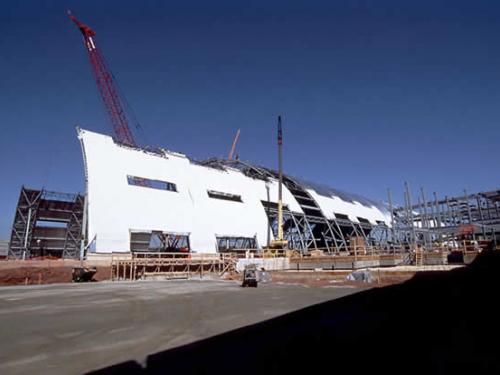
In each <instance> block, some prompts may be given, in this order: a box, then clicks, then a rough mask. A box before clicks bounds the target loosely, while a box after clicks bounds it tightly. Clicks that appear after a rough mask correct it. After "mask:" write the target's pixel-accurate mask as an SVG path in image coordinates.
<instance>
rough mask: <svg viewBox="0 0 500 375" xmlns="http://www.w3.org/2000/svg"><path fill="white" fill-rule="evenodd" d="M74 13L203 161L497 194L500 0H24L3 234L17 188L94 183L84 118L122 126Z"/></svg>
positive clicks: (10, 59) (8, 84)
mask: <svg viewBox="0 0 500 375" xmlns="http://www.w3.org/2000/svg"><path fill="white" fill-rule="evenodd" d="M67 8H70V9H71V10H72V11H73V12H74V13H75V14H76V15H77V16H78V17H79V18H80V19H81V20H82V21H83V22H85V23H87V24H88V25H90V26H91V27H92V28H94V29H95V31H96V32H97V37H96V39H97V42H98V43H99V46H100V47H101V49H102V51H103V53H104V55H105V56H106V58H107V60H108V62H109V64H110V67H111V69H112V71H113V73H114V75H115V76H116V78H117V79H118V81H119V83H120V86H121V88H122V90H123V92H124V93H125V95H126V97H127V99H128V101H129V102H130V104H131V105H132V107H133V108H134V111H135V113H136V115H137V118H138V119H139V121H140V123H141V124H142V127H143V129H144V133H145V136H144V137H139V140H140V141H141V142H143V143H146V142H147V143H151V144H153V145H161V146H163V147H166V148H170V149H172V150H175V151H180V152H184V153H186V154H188V155H190V156H193V157H195V158H200V159H201V158H206V157H210V156H226V155H227V153H228V151H229V148H230V146H231V142H232V139H233V136H234V133H235V132H236V130H237V129H238V128H241V138H240V143H239V145H238V154H239V155H240V158H241V159H245V160H250V161H253V162H256V163H259V164H263V165H266V166H275V164H276V155H275V148H274V144H275V138H274V137H275V121H276V116H277V114H282V115H283V116H284V128H285V130H284V131H285V135H284V136H285V157H284V161H285V169H286V171H287V172H288V173H290V174H292V175H296V176H301V177H302V178H304V179H309V180H312V181H317V182H320V183H324V184H328V185H331V186H333V187H335V188H338V189H341V190H346V191H352V192H356V193H359V194H362V195H365V196H367V197H370V198H374V199H380V200H384V199H386V189H387V188H388V187H389V188H392V189H393V190H394V195H395V199H396V200H401V197H402V190H403V183H404V181H410V183H411V184H412V186H413V187H414V190H416V189H417V188H419V187H420V186H423V187H425V188H426V190H427V191H428V194H430V193H431V192H432V191H437V192H438V193H440V194H442V195H444V194H457V193H461V192H462V190H463V189H464V188H466V189H468V190H469V191H477V190H487V189H494V188H499V187H500V175H499V174H498V172H497V171H498V163H499V159H500V156H499V155H500V154H499V152H498V149H499V146H500V128H499V126H498V121H499V120H500V105H499V103H500V70H499V69H500V2H498V1H480V0H478V1H460V0H454V1H436V0H434V1H427V0H421V1H400V0H397V1H389V0H378V1H354V0H349V1H348V0H345V1H293V0H287V1H252V2H237V1H234V0H233V1H219V0H212V1H190V0H184V1H169V2H157V1H140V2H139V1H136V2H132V1H125V0H124V1H119V2H113V1H107V2H102V1H88V0H87V1H45V2H42V1H23V2H16V1H10V2H4V3H2V12H0V47H1V51H2V53H1V54H0V71H1V72H2V75H1V76H0V88H1V90H0V113H1V115H2V116H1V121H0V126H1V133H0V176H1V183H0V238H8V236H9V233H10V226H11V224H12V220H13V215H14V209H15V205H16V201H17V198H18V194H19V189H20V187H21V185H23V184H24V185H26V186H29V187H34V188H42V187H44V188H46V189H50V190H56V191H67V192H77V191H83V190H84V176H83V168H82V157H81V151H80V147H79V144H78V142H77V139H76V133H75V126H76V125H77V124H78V125H80V126H82V127H84V128H88V129H91V130H95V131H99V132H106V133H110V132H111V130H110V126H109V125H108V122H107V119H106V117H105V114H104V111H103V108H102V104H101V103H100V99H99V97H98V95H97V90H96V88H95V83H94V81H93V79H92V76H91V71H90V66H89V63H88V60H87V56H86V54H85V51H84V48H83V45H82V40H81V35H80V34H79V32H78V30H77V29H76V28H75V27H74V26H73V25H72V24H71V23H70V21H69V20H68V19H67V17H66V14H65V11H66V9H67Z"/></svg>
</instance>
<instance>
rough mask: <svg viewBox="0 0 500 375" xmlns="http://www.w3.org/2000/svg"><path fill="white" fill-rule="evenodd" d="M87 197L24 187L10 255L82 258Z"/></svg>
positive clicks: (17, 211) (11, 241)
mask: <svg viewBox="0 0 500 375" xmlns="http://www.w3.org/2000/svg"><path fill="white" fill-rule="evenodd" d="M83 211H84V197H83V195H80V194H66V193H56V192H50V191H46V190H35V189H27V188H25V187H22V188H21V192H20V195H19V200H18V204H17V207H16V214H15V217H14V223H13V225H12V231H11V239H10V246H9V257H12V258H15V259H26V258H30V257H34V256H44V255H51V256H58V257H62V258H79V256H80V247H81V241H82V238H83V233H82V228H83Z"/></svg>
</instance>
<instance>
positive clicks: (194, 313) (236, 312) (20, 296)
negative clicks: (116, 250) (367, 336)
mask: <svg viewBox="0 0 500 375" xmlns="http://www.w3.org/2000/svg"><path fill="white" fill-rule="evenodd" d="M360 290H362V289H360V288H353V287H334V288H307V287H304V286H302V285H280V284H276V283H267V284H259V287H258V288H241V287H240V283H239V282H237V281H220V280H219V281H217V280H203V281H197V280H178V281H137V282H101V283H86V284H58V285H32V286H6V287H3V288H0V319H1V321H2V328H1V332H2V334H1V337H2V340H1V341H0V373H1V374H25V373H37V374H81V373H83V372H86V371H90V370H94V369H99V368H102V367H105V366H109V365H112V364H114V363H118V362H121V361H125V360H130V359H135V360H138V361H142V360H144V358H145V357H146V356H147V355H148V354H151V353H155V352H158V351H161V350H165V349H168V348H173V347H176V346H179V345H182V344H186V343H190V342H193V341H197V340H199V339H202V338H206V337H210V336H213V335H217V334H220V333H223V332H227V331H230V330H233V329H236V328H238V327H242V326H246V325H250V324H253V323H256V322H259V321H263V320H267V319H270V318H273V317H276V316H279V315H282V314H285V313H288V312H291V311H294V310H297V309H301V308H303V307H306V306H309V305H313V304H317V303H321V302H324V301H328V300H331V299H336V298H339V297H342V296H345V295H348V294H352V293H356V292H358V291H360ZM221 355H222V356H223V353H221ZM221 358H222V357H221ZM214 360H217V359H214Z"/></svg>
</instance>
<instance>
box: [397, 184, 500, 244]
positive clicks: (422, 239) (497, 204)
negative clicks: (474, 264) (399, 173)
mask: <svg viewBox="0 0 500 375" xmlns="http://www.w3.org/2000/svg"><path fill="white" fill-rule="evenodd" d="M389 200H391V197H390V196H389ZM415 201H416V202H417V203H413V202H415ZM404 202H405V204H404V206H400V207H394V208H392V212H393V230H392V231H393V232H394V233H395V236H396V237H397V238H398V241H399V242H400V243H403V244H406V245H407V246H414V247H421V248H424V249H432V248H435V247H436V246H439V244H445V245H450V244H451V245H453V246H456V245H457V241H463V240H465V241H474V242H475V243H476V244H478V245H479V242H484V243H486V245H485V247H486V246H493V247H496V245H497V242H498V240H499V238H500V190H495V191H488V192H479V193H473V194H468V193H467V191H465V190H464V194H463V195H459V196H454V197H450V196H445V197H444V198H441V199H440V198H438V196H437V193H433V196H432V197H431V198H430V199H429V198H428V197H427V195H426V193H425V191H424V189H420V194H419V196H418V197H417V199H416V200H415V197H414V196H413V195H412V193H411V190H410V186H409V184H405V192H404Z"/></svg>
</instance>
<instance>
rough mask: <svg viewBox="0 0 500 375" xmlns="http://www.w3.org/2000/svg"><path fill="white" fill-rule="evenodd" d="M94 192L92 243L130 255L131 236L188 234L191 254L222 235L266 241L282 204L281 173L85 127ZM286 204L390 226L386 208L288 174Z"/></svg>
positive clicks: (90, 197) (90, 196) (90, 199)
mask: <svg viewBox="0 0 500 375" xmlns="http://www.w3.org/2000/svg"><path fill="white" fill-rule="evenodd" d="M78 138H79V139H80V141H81V145H82V151H83V157H84V164H85V175H86V189H87V224H88V238H89V239H90V240H93V242H94V243H95V246H94V247H93V249H94V250H95V251H96V252H112V251H115V252H127V251H130V238H131V233H133V232H137V231H145V232H148V231H149V232H152V231H162V232H168V233H182V234H186V235H189V241H190V246H191V249H192V250H194V251H198V252H214V251H216V249H217V239H216V238H217V237H220V236H228V237H252V238H255V239H256V241H257V243H258V244H259V245H260V246H262V245H265V244H266V243H267V238H268V227H269V219H268V217H267V213H266V210H265V209H264V205H265V203H266V202H268V203H271V204H276V203H277V197H278V181H277V174H276V172H275V171H273V170H271V169H267V168H263V167H259V166H255V165H252V164H249V163H245V162H242V161H228V160H220V159H209V160H206V161H202V162H198V161H194V160H191V159H189V158H188V157H186V156H185V155H183V154H179V153H175V152H171V151H168V150H163V149H160V150H154V151H151V150H146V149H139V148H132V147H129V146H125V145H121V144H117V143H115V142H114V141H113V139H112V138H111V137H109V136H107V135H103V134H99V133H94V132H90V131H87V130H83V129H78ZM284 185H285V186H284V187H283V203H284V205H286V207H287V209H288V210H289V211H291V212H293V213H296V214H302V215H303V214H305V215H307V216H316V217H322V218H324V219H327V220H340V219H341V220H344V221H345V220H350V221H352V222H354V223H359V222H361V223H365V224H368V223H370V224H372V225H376V224H377V223H381V222H384V223H386V224H389V223H390V214H389V212H388V210H387V209H386V208H385V207H384V206H383V205H382V204H380V203H377V202H374V201H371V200H369V199H366V198H363V197H360V196H358V195H354V194H349V193H344V192H341V191H338V190H335V189H331V188H329V187H325V186H321V185H315V184H312V183H309V182H305V181H302V180H299V179H296V178H293V177H289V176H286V177H285V179H284Z"/></svg>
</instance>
